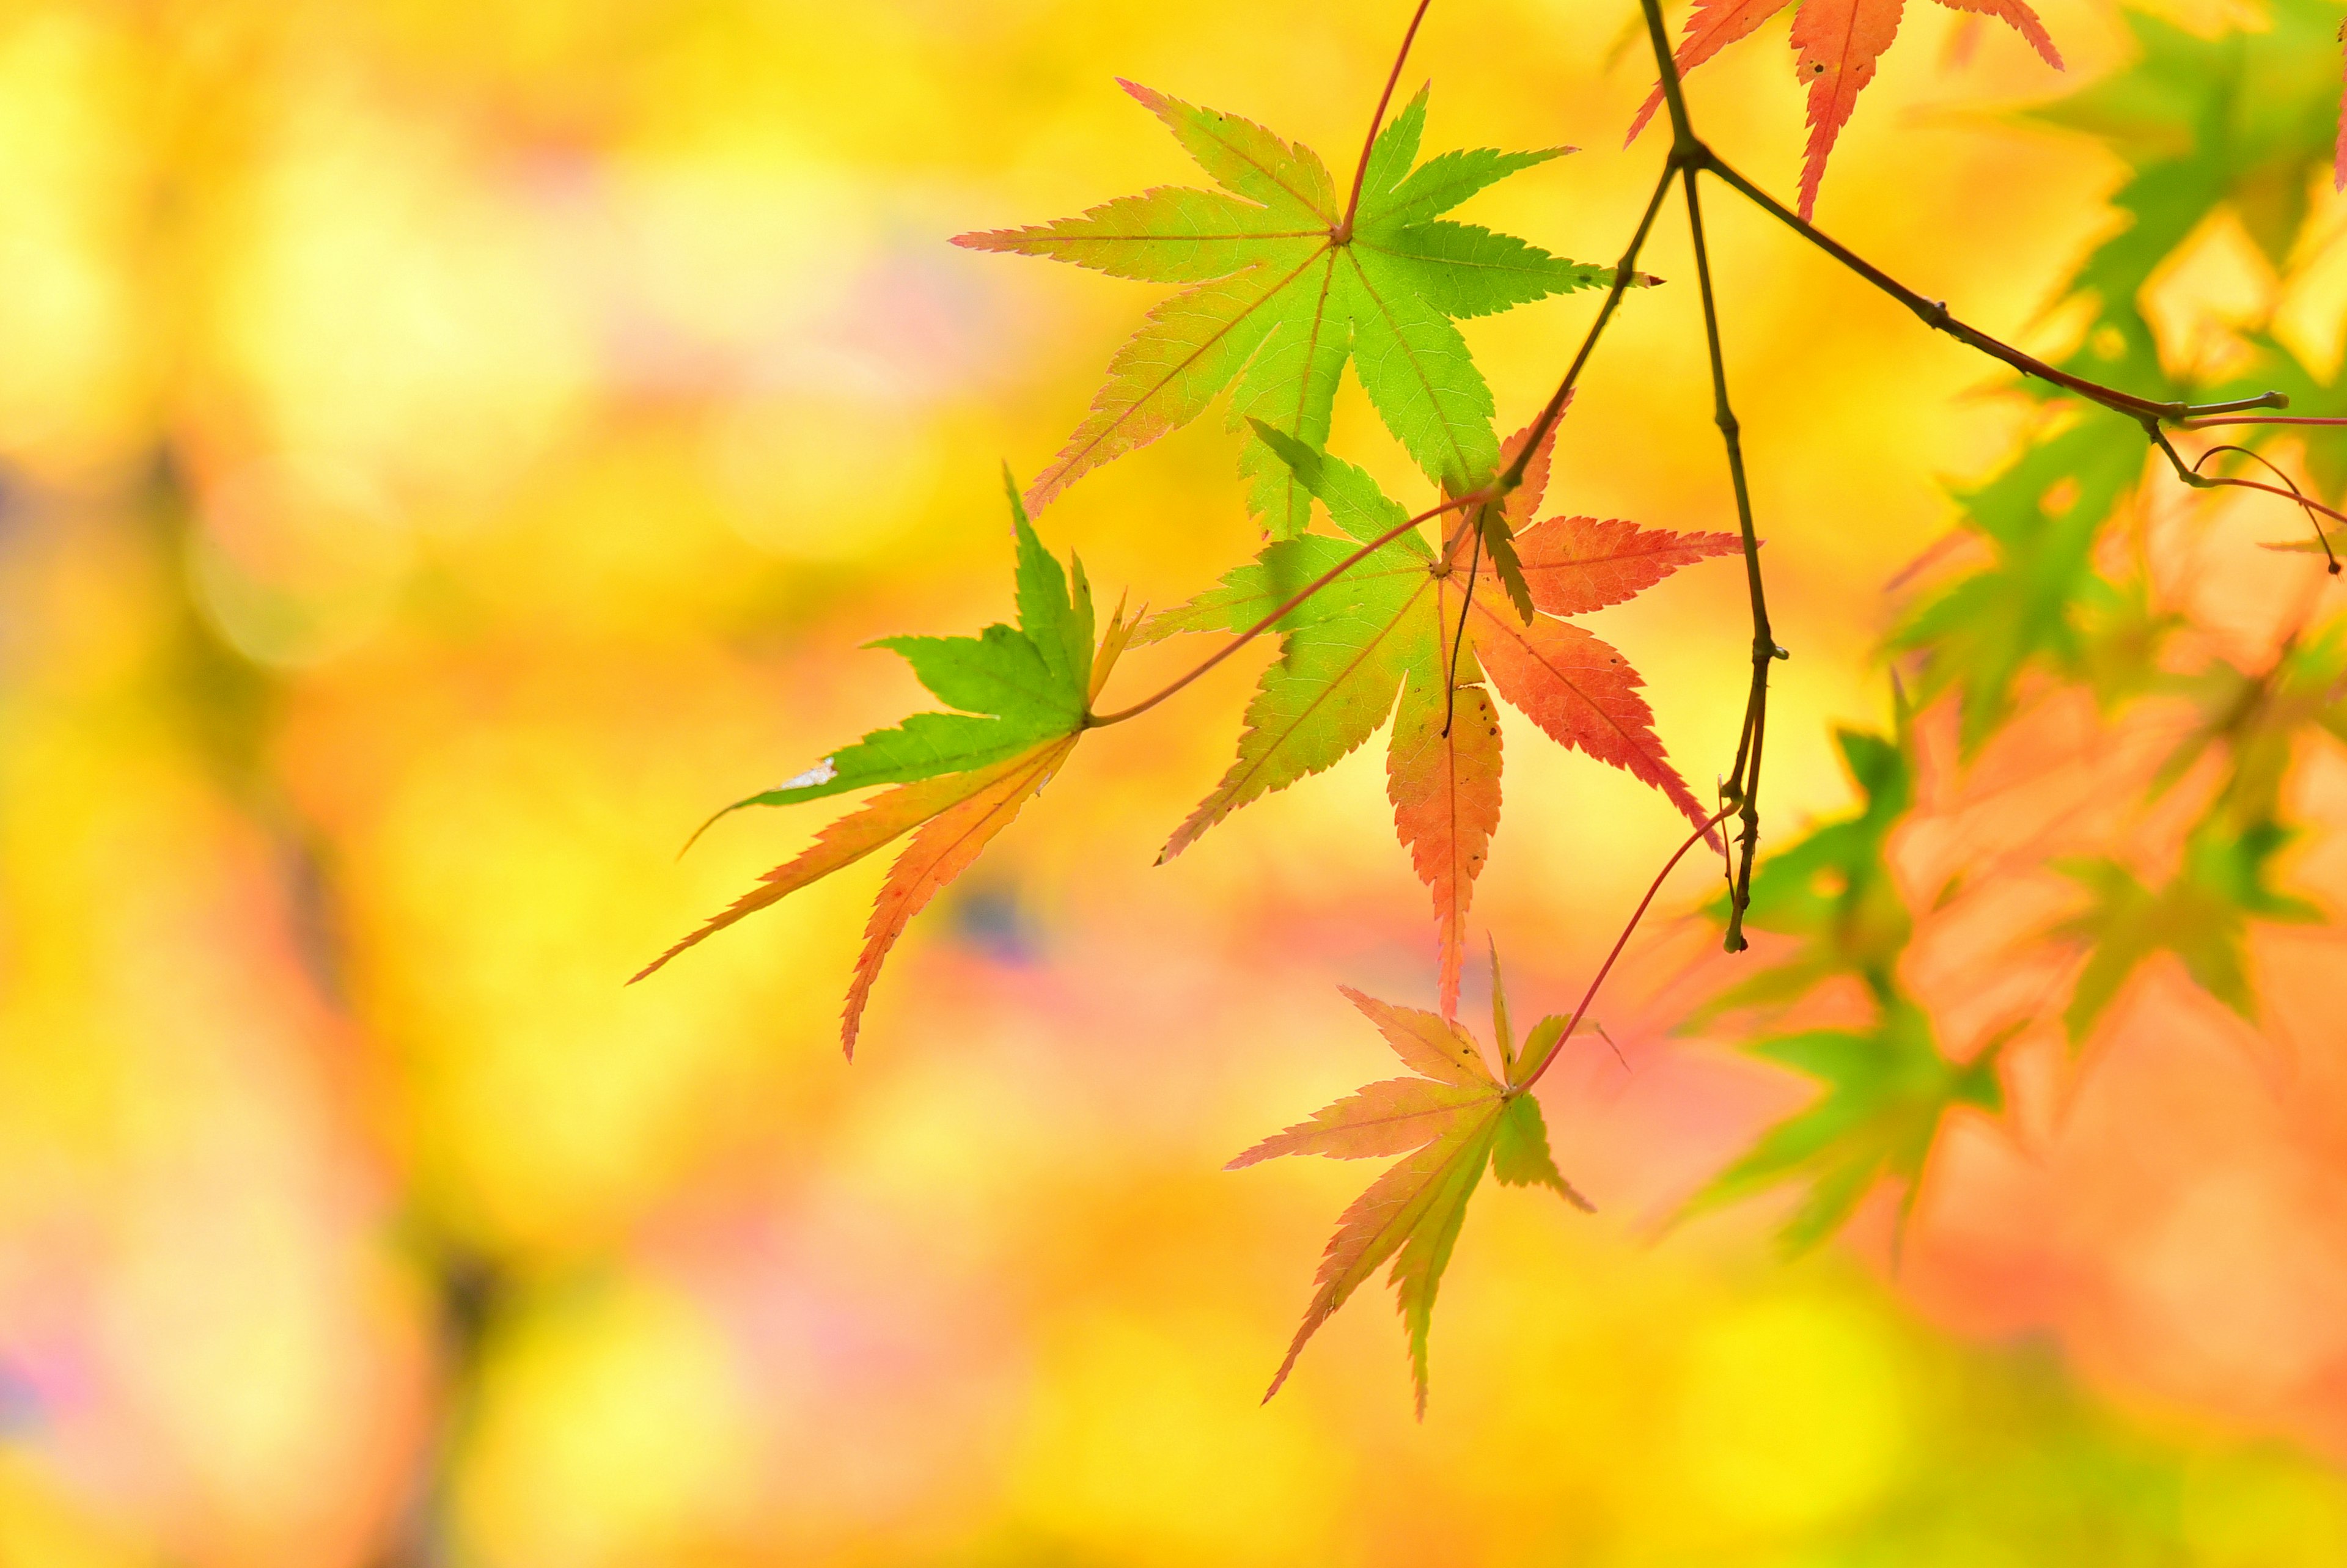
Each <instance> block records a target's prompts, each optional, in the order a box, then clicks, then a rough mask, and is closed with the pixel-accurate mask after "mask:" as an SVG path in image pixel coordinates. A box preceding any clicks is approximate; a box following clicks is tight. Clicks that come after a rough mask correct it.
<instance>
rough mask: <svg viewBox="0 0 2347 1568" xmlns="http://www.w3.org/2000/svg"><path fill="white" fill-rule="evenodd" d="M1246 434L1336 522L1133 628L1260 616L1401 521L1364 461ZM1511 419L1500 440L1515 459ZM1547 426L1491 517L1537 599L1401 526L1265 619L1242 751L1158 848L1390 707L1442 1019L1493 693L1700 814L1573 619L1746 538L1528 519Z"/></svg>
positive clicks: (1187, 841) (1471, 858)
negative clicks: (1426, 902) (1266, 655)
mask: <svg viewBox="0 0 2347 1568" xmlns="http://www.w3.org/2000/svg"><path fill="white" fill-rule="evenodd" d="M1257 434H1258V436H1260V437H1261V439H1262V440H1263V441H1264V443H1265V444H1266V446H1268V447H1269V448H1270V449H1271V450H1272V451H1273V452H1274V453H1275V454H1276V455H1277V456H1280V457H1281V459H1282V460H1283V461H1284V462H1286V464H1288V465H1289V466H1290V467H1291V471H1292V472H1293V473H1294V474H1295V475H1296V479H1297V482H1298V483H1299V484H1301V485H1302V486H1303V487H1305V489H1306V491H1307V493H1308V494H1309V495H1311V496H1313V497H1317V498H1318V499H1319V500H1320V502H1321V503H1322V504H1323V505H1324V506H1325V507H1327V512H1328V515H1329V516H1330V518H1333V519H1334V520H1335V522H1336V524H1337V527H1338V528H1340V529H1342V530H1344V532H1345V534H1346V535H1347V536H1348V538H1327V537H1326V536H1323V535H1318V534H1304V535H1301V536H1298V537H1296V538H1287V539H1276V540H1274V541H1272V542H1271V543H1270V544H1269V545H1267V546H1266V548H1264V550H1263V552H1262V553H1261V554H1260V555H1259V556H1257V557H1256V559H1255V560H1254V561H1253V562H1252V563H1250V564H1249V565H1247V566H1244V567H1241V568H1240V569H1237V570H1236V571H1234V572H1232V573H1231V574H1230V575H1228V576H1227V577H1225V579H1223V581H1222V584H1221V586H1219V587H1218V588H1215V589H1211V590H1210V591H1208V592H1206V593H1204V594H1202V595H1200V596H1199V597H1198V598H1197V599H1194V600H1192V601H1191V602H1189V603H1188V604H1186V605H1183V606H1180V607H1178V608H1176V609H1174V610H1169V611H1167V612H1166V613H1164V614H1163V615H1161V616H1159V617H1157V618H1156V619H1155V620H1153V621H1151V623H1150V625H1149V627H1148V628H1147V630H1145V632H1144V633H1143V635H1144V636H1146V637H1150V638H1156V637H1162V636H1164V635H1167V634H1168V633H1171V632H1174V631H1218V630H1233V631H1235V630H1246V629H1247V628H1249V627H1252V626H1255V625H1258V624H1260V623H1261V622H1262V621H1263V620H1265V618H1266V617H1267V616H1269V615H1270V614H1271V613H1272V612H1273V611H1274V610H1277V609H1278V608H1279V607H1280V606H1281V605H1282V604H1284V603H1286V600H1289V599H1291V598H1293V597H1294V596H1295V595H1296V593H1297V592H1298V591H1300V590H1301V589H1303V588H1304V587H1305V586H1307V584H1309V583H1311V582H1313V581H1315V580H1317V579H1319V578H1320V577H1322V576H1324V575H1326V574H1327V573H1329V572H1332V571H1334V570H1335V569H1337V567H1338V566H1340V565H1342V564H1343V562H1344V560H1345V559H1346V558H1347V557H1348V556H1349V555H1351V554H1353V553H1354V552H1355V550H1356V548H1357V542H1358V544H1369V543H1373V542H1375V541H1377V540H1378V539H1380V538H1385V537H1386V536H1387V535H1389V534H1391V533H1392V532H1393V530H1394V529H1395V528H1398V527H1399V526H1400V525H1402V524H1403V523H1404V522H1406V521H1407V519H1408V516H1409V514H1407V513H1406V512H1404V511H1403V510H1402V508H1401V507H1400V506H1399V504H1398V503H1397V502H1395V501H1393V500H1392V499H1390V498H1389V497H1387V496H1386V494H1385V493H1384V492H1383V491H1382V490H1380V489H1379V488H1378V484H1377V481H1376V480H1374V479H1372V478H1371V477H1369V476H1368V474H1366V473H1364V472H1363V471H1362V470H1361V469H1359V468H1357V467H1355V466H1353V465H1351V464H1349V463H1346V462H1343V461H1341V460H1339V459H1337V458H1335V457H1331V456H1327V454H1325V453H1322V452H1318V451H1316V450H1314V449H1313V448H1311V447H1309V446H1304V445H1303V444H1302V443H1300V442H1297V441H1295V440H1293V439H1291V438H1290V437H1288V436H1285V435H1283V434H1282V433H1280V432H1279V431H1276V430H1273V429H1271V428H1269V427H1268V426H1263V427H1259V428H1258V430H1257ZM1525 434H1528V432H1519V433H1518V434H1517V436H1515V437H1514V438H1513V439H1512V441H1511V442H1510V443H1509V446H1508V448H1507V454H1506V455H1507V456H1508V457H1509V458H1510V459H1511V460H1512V457H1513V454H1514V452H1515V450H1516V448H1517V446H1518V444H1520V443H1521V442H1522V439H1523V436H1524V435H1525ZM1554 436H1555V428H1554V426H1553V425H1552V426H1551V427H1550V431H1549V440H1548V441H1544V442H1543V443H1542V447H1541V449H1540V450H1539V451H1537V452H1535V453H1534V454H1533V456H1532V459H1531V460H1530V461H1528V462H1527V464H1526V466H1525V470H1524V477H1523V482H1522V485H1521V486H1519V487H1517V489H1516V490H1515V491H1514V492H1513V493H1512V494H1511V495H1510V496H1509V497H1508V499H1507V502H1506V503H1505V506H1504V507H1501V508H1496V509H1495V518H1494V519H1493V521H1492V523H1491V527H1492V528H1497V529H1499V530H1501V531H1503V532H1506V533H1507V534H1509V535H1511V536H1512V542H1513V544H1514V545H1515V547H1517V548H1518V550H1519V551H1520V555H1519V556H1518V557H1517V558H1515V559H1516V565H1517V575H1518V580H1519V581H1520V582H1521V583H1522V587H1523V592H1524V594H1525V596H1526V599H1527V600H1528V601H1529V603H1530V605H1531V607H1532V612H1531V613H1529V614H1527V615H1524V616H1522V618H1519V616H1518V615H1517V614H1516V613H1515V611H1514V610H1513V609H1512V608H1511V607H1509V606H1508V605H1507V602H1506V594H1505V584H1504V582H1503V579H1501V576H1500V574H1499V571H1498V568H1497V566H1496V565H1495V563H1494V561H1493V559H1492V558H1491V554H1490V552H1488V551H1486V552H1484V553H1483V554H1482V555H1481V557H1480V559H1476V558H1471V557H1470V552H1468V551H1467V550H1465V549H1464V548H1461V549H1460V550H1459V551H1458V552H1457V553H1458V554H1459V555H1460V557H1465V558H1470V559H1476V564H1475V565H1474V567H1473V569H1472V570H1470V559H1459V560H1458V561H1456V562H1455V564H1454V563H1452V562H1449V561H1446V560H1445V559H1442V558H1441V557H1440V555H1439V554H1438V552H1437V551H1436V550H1435V548H1433V547H1432V546H1431V545H1430V544H1429V543H1428V542H1427V540H1426V539H1425V538H1423V537H1422V536H1421V535H1420V534H1419V532H1418V531H1417V530H1416V529H1409V530H1407V531H1405V532H1403V533H1401V534H1400V535H1399V537H1396V538H1391V539H1389V540H1388V542H1386V543H1385V544H1383V545H1381V546H1379V547H1378V548H1376V549H1375V550H1373V551H1371V552H1370V553H1369V554H1368V556H1367V557H1366V558H1364V559H1362V560H1361V561H1360V562H1358V564H1357V565H1355V566H1353V567H1351V568H1350V569H1348V570H1346V571H1345V572H1344V574H1343V575H1342V576H1340V577H1337V579H1335V580H1334V581H1333V582H1331V583H1330V584H1329V585H1328V586H1327V588H1325V589H1322V590H1321V591H1320V592H1318V593H1317V594H1315V595H1314V596H1313V597H1312V598H1310V599H1308V600H1306V601H1305V602H1304V603H1303V604H1301V605H1298V606H1297V607H1296V608H1295V609H1293V610H1289V611H1288V612H1287V613H1286V615H1285V616H1283V617H1282V618H1281V619H1280V620H1279V621H1278V622H1277V623H1276V630H1278V631H1279V632H1280V633H1281V644H1280V656H1279V658H1278V660H1277V661H1276V662H1275V663H1273V664H1272V665H1271V666H1270V667H1269V668H1268V669H1267V670H1266V671H1265V672H1264V675H1263V678H1262V681H1261V682H1260V683H1259V684H1258V686H1257V687H1256V690H1255V699H1254V701H1252V702H1249V703H1248V704H1247V710H1246V728H1245V731H1244V733H1242V734H1241V735H1240V737H1239V744H1238V755H1237V757H1236V758H1235V760H1234V761H1233V762H1232V764H1231V766H1230V769H1229V771H1228V772H1226V773H1225V774H1224V775H1223V778H1222V782H1221V783H1220V784H1217V785H1216V786H1215V787H1214V791H1213V792H1212V793H1211V794H1208V795H1207V796H1206V798H1205V799H1204V801H1202V802H1200V803H1199V804H1198V807H1197V809H1196V810H1195V811H1194V812H1192V813H1191V814H1190V816H1189V818H1188V819H1187V820H1186V821H1184V823H1183V824H1182V825H1181V826H1180V827H1179V828H1177V829H1175V831H1174V833H1173V836H1172V837H1171V838H1170V839H1169V840H1168V841H1167V843H1166V846H1165V855H1166V856H1168V857H1171V856H1174V855H1178V854H1180V853H1181V852H1182V851H1183V850H1184V848H1186V847H1187V846H1188V845H1191V844H1192V843H1194V841H1195V840H1196V839H1197V838H1198V837H1199V835H1202V834H1204V832H1205V831H1206V830H1207V829H1208V828H1210V827H1212V826H1214V825H1215V824H1216V823H1218V822H1220V821H1222V820H1223V819H1224V818H1225V817H1226V816H1228V815H1230V814H1231V813H1232V812H1234V811H1236V810H1237V809H1238V808H1239V807H1241V806H1243V805H1245V804H1247V803H1248V802H1250V801H1253V800H1255V799H1258V798H1260V797H1261V796H1263V795H1265V794H1269V793H1271V792H1272V791H1274V790H1278V789H1285V788H1286V786H1287V785H1289V784H1293V783H1295V782H1296V780H1297V779H1299V778H1302V777H1304V776H1306V775H1307V774H1313V773H1317V772H1319V771H1320V770H1322V769H1324V768H1327V767H1330V766H1332V765H1334V764H1336V763H1337V762H1338V761H1339V760H1341V759H1342V758H1343V757H1345V756H1346V755H1347V754H1348V753H1350V752H1352V751H1353V749H1354V748H1355V747H1357V746H1358V745H1360V744H1361V743H1363V742H1364V741H1366V740H1368V738H1369V736H1370V735H1372V734H1373V733H1376V732H1377V730H1378V727H1379V726H1380V725H1382V724H1383V723H1385V721H1386V717H1387V715H1388V714H1389V713H1393V714H1395V719H1394V728H1393V737H1392V743H1391V746H1390V748H1389V753H1388V774H1387V785H1388V789H1387V793H1388V795H1389V799H1390V800H1391V801H1392V803H1393V805H1394V821H1395V827H1396V830H1397V832H1398V833H1399V835H1400V837H1401V839H1402V842H1403V843H1404V844H1405V845H1408V846H1409V850H1410V853H1411V861H1412V864H1413V866H1414V868H1415V869H1416V870H1417V872H1418V874H1419V879H1420V880H1421V881H1423V882H1424V883H1426V885H1427V886H1428V889H1429V891H1430V893H1431V894H1432V896H1433V899H1434V906H1435V917H1436V927H1437V952H1438V961H1439V965H1440V994H1441V999H1442V1009H1443V1012H1444V1013H1445V1015H1446V1016H1447V1015H1448V1014H1450V1012H1451V1011H1452V1010H1453V1009H1454V1008H1455V1007H1456V1005H1457V1001H1458V994H1459V972H1460V954H1461V952H1462V951H1463V948H1464V941H1465V929H1466V917H1467V907H1468V902H1469V899H1470V897H1471V894H1472V891H1473V886H1474V881H1475V877H1476V876H1477V874H1478V873H1479V872H1480V871H1481V868H1482V865H1483V861H1484V857H1485V855H1486V852H1487V850H1488V847H1489V845H1490V842H1491V834H1492V832H1493V831H1494V830H1496V828H1497V827H1498V825H1499V818H1500V772H1501V740H1500V728H1499V723H1498V719H1497V717H1496V714H1495V712H1494V704H1493V702H1492V694H1493V692H1496V693H1497V695H1498V696H1499V697H1501V698H1504V699H1505V700H1506V701H1507V702H1510V703H1512V704H1513V705H1514V706H1515V707H1516V708H1518V709H1519V710H1521V711H1522V712H1523V713H1524V715H1525V716H1526V717H1528V718H1530V719H1531V720H1532V722H1533V723H1535V724H1537V725H1539V726H1540V728H1541V730H1542V733H1546V734H1547V735H1548V736H1549V737H1550V738H1551V739H1552V740H1554V741H1556V742H1557V743H1559V744H1561V745H1565V746H1570V747H1573V748H1576V749H1578V750H1580V751H1583V752H1585V753H1588V754H1589V755H1591V756H1593V757H1595V758H1596V759H1597V760H1599V761H1600V762H1604V763H1609V764H1612V765H1614V766H1615V767H1618V768H1621V769H1623V770H1624V772H1626V773H1628V774H1630V775H1631V776H1632V777H1634V778H1636V779H1638V780H1639V781H1640V782H1642V783H1644V784H1647V785H1649V786H1651V787H1652V788H1654V789H1655V790H1656V791H1658V792H1660V793H1661V794H1662V795H1663V796H1664V797H1665V799H1667V800H1668V801H1669V802H1670V803H1671V804H1673V805H1674V806H1676V808H1677V809H1678V810H1679V811H1680V812H1681V813H1683V814H1684V815H1686V817H1687V818H1688V819H1689V820H1690V821H1692V822H1695V823H1697V824H1701V823H1704V822H1706V821H1707V820H1708V818H1709V817H1710V815H1711V814H1710V813H1709V812H1707V811H1706V810H1705V809H1704V807H1703V805H1702V803H1700V802H1699V801H1697V800H1696V797H1695V794H1694V792H1693V791H1691V790H1689V789H1688V788H1687V786H1686V781H1685V780H1683V779H1682V778H1680V776H1679V774H1678V771H1677V769H1676V768H1675V767H1673V766H1672V764H1671V762H1670V759H1669V757H1668V755H1667V754H1666V753H1665V751H1664V748H1663V743H1662V741H1661V739H1660V738H1659V737H1658V736H1657V735H1656V734H1655V730H1654V712H1653V711H1652V710H1651V709H1649V708H1648V707H1647V706H1646V703H1645V699H1644V698H1643V697H1641V696H1640V695H1639V694H1638V688H1639V687H1640V685H1641V684H1643V682H1642V681H1641V680H1640V678H1639V675H1638V672H1637V671H1636V670H1635V669H1634V668H1632V666H1631V665H1630V663H1629V661H1627V660H1626V659H1624V657H1623V656H1622V654H1621V653H1620V652H1618V651H1615V650H1614V648H1613V647H1612V646H1611V645H1610V644H1608V643H1606V642H1604V641H1602V640H1600V639H1599V638H1597V637H1595V636H1594V635H1593V634H1591V633H1590V632H1587V631H1584V630H1582V629H1581V627H1580V626H1579V625H1578V624H1577V623H1576V622H1575V621H1574V620H1572V619H1569V618H1571V617H1575V616H1580V615H1584V614H1587V613H1589V612H1591V611H1593V610H1599V609H1602V608H1604V607H1605V606H1607V605H1611V604H1617V603H1620V602H1621V601H1623V600H1627V599H1630V598H1633V597H1635V595H1636V594H1638V593H1639V592H1641V591H1643V590H1644V589H1646V588H1649V587H1651V586H1653V585H1654V584H1655V583H1656V582H1659V581H1661V580H1662V579H1664V578H1665V577H1667V576H1669V575H1670V574H1671V573H1673V572H1675V571H1676V570H1677V569H1679V568H1680V567H1682V566H1686V565H1689V564H1691V563H1693V562H1695V561H1698V560H1702V559H1706V558H1707V557H1712V556H1719V555H1729V554H1734V553H1737V552H1738V551H1740V550H1741V549H1742V548H1743V546H1742V543H1741V541H1740V540H1739V539H1738V538H1737V536H1736V535H1734V534H1726V533H1703V534H1682V533H1675V532H1671V531H1668V530H1665V529H1656V528H1641V527H1639V526H1638V525H1637V524H1635V523H1630V522H1624V521H1623V520H1621V519H1618V518H1603V519H1601V518H1586V517H1571V518H1567V517H1558V518H1542V519H1541V520H1540V521H1538V522H1534V521H1533V520H1532V515H1533V513H1534V512H1535V511H1536V510H1537V509H1538V507H1539V506H1540V504H1541V499H1542V495H1543V493H1544V491H1545V488H1546V486H1547V482H1548V467H1549V456H1550V446H1551V443H1553V439H1554ZM1471 582H1472V583H1473V584H1474V585H1475V589H1474V591H1473V592H1472V593H1470V592H1469V584H1470V583H1471ZM1462 621H1463V623H1464V635H1463V636H1462V635H1461V634H1460V633H1461V623H1462ZM1454 652H1455V656H1456V665H1455V669H1454V666H1453V662H1452V661H1453V656H1454ZM1454 678H1455V684H1454ZM1486 679H1488V680H1489V681H1490V682H1491V689H1490V690H1489V691H1487V690H1486V688H1485V686H1484V684H1483V682H1484V681H1485V680H1486ZM1715 842H1716V841H1715Z"/></svg>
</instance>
